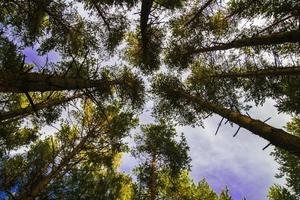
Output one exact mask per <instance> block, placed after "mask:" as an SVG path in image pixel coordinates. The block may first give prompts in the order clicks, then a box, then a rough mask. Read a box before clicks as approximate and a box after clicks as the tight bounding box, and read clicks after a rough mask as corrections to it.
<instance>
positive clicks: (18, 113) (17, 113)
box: [0, 94, 82, 122]
mask: <svg viewBox="0 0 300 200" xmlns="http://www.w3.org/2000/svg"><path fill="white" fill-rule="evenodd" d="M80 96H82V94H79V95H74V96H71V97H62V98H55V99H50V100H48V101H45V102H41V103H37V104H35V105H34V106H35V109H36V111H39V110H42V109H45V108H51V107H54V106H59V105H61V104H63V103H67V102H69V101H71V100H74V99H76V98H79V97H80ZM34 112H35V110H34V108H33V107H32V106H28V107H26V108H23V109H18V110H13V111H9V112H3V113H1V112H0V122H2V121H6V120H9V119H14V118H16V117H17V118H20V117H25V116H28V115H30V114H33V113H34Z"/></svg>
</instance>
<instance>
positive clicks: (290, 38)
mask: <svg viewBox="0 0 300 200" xmlns="http://www.w3.org/2000/svg"><path fill="white" fill-rule="evenodd" d="M288 42H289V43H296V42H300V30H293V31H289V32H279V33H273V34H270V35H264V36H257V37H252V38H245V39H241V40H236V41H233V42H230V43H226V44H222V45H217V46H212V47H204V48H200V49H196V50H193V51H192V52H189V54H198V53H204V52H210V51H217V50H227V49H233V48H241V47H249V46H252V47H253V46H259V45H274V44H283V43H288Z"/></svg>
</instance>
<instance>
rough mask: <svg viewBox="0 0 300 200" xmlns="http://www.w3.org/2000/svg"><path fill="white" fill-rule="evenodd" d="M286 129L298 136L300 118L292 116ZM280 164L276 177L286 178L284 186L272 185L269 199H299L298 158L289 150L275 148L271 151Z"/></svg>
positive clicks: (299, 134) (299, 165)
mask: <svg viewBox="0 0 300 200" xmlns="http://www.w3.org/2000/svg"><path fill="white" fill-rule="evenodd" d="M286 129H287V130H288V131H289V132H290V133H291V134H293V135H296V136H299V137H300V119H299V118H297V117H294V118H293V119H292V121H291V122H289V123H287V126H286ZM271 154H272V156H274V157H275V161H276V162H277V163H278V164H279V165H280V167H279V173H278V174H277V178H286V181H287V183H286V186H287V188H285V187H281V186H278V185H274V186H272V187H271V188H270V190H269V199H271V200H273V199H274V200H276V199H280V198H282V199H299V198H300V159H299V158H298V157H297V156H294V155H291V154H290V153H289V152H287V151H284V150H282V149H279V148H275V150H274V152H272V153H271Z"/></svg>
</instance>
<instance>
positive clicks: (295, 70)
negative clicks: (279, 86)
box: [209, 66, 300, 78]
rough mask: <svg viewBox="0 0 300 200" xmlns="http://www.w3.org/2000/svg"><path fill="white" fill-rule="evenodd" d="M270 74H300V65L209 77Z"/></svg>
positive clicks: (250, 76) (210, 76)
mask: <svg viewBox="0 0 300 200" xmlns="http://www.w3.org/2000/svg"><path fill="white" fill-rule="evenodd" d="M268 76H300V67H299V66H295V67H272V68H268V69H258V70H255V71H244V72H225V73H216V74H212V75H209V78H252V77H254V78H255V77H268Z"/></svg>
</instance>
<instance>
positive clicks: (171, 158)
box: [133, 121, 190, 199]
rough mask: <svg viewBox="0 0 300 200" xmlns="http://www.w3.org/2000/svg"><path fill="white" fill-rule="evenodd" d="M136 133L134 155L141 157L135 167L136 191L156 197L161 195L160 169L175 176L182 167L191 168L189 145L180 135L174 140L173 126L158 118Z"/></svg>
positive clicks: (145, 196) (174, 131) (145, 195)
mask: <svg viewBox="0 0 300 200" xmlns="http://www.w3.org/2000/svg"><path fill="white" fill-rule="evenodd" d="M141 131H142V133H141V134H138V135H136V136H135V142H136V144H137V147H136V148H135V150H134V152H133V155H134V156H135V157H136V158H139V159H141V160H142V163H141V164H140V165H139V166H138V167H137V168H136V169H135V171H136V173H137V177H138V180H139V191H138V193H139V195H142V196H143V198H151V199H153V198H156V196H160V195H161V192H162V191H161V189H162V188H161V183H160V178H159V177H160V173H161V172H163V171H164V170H165V169H168V172H167V173H168V176H170V177H174V178H175V177H178V176H179V175H180V173H181V171H182V170H184V169H189V168H190V164H189V163H190V158H189V156H188V154H187V152H188V150H189V148H188V146H187V143H186V140H185V138H184V136H183V135H181V140H180V141H179V142H177V141H176V140H175V137H176V130H175V129H174V128H173V127H172V126H171V125H168V124H166V123H165V122H163V121H161V122H160V124H158V125H155V124H150V125H145V126H142V127H141Z"/></svg>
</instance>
